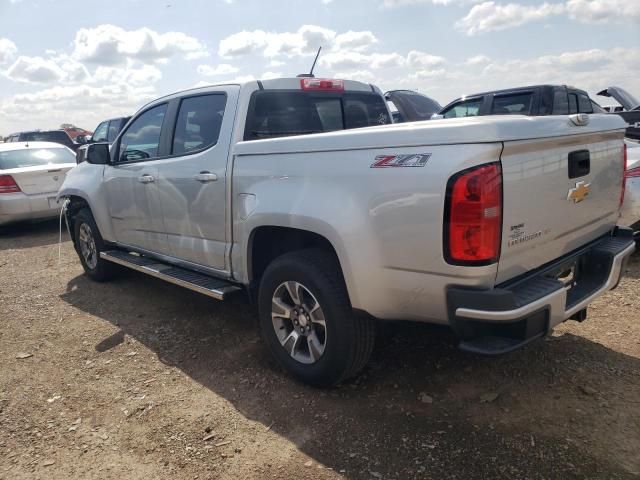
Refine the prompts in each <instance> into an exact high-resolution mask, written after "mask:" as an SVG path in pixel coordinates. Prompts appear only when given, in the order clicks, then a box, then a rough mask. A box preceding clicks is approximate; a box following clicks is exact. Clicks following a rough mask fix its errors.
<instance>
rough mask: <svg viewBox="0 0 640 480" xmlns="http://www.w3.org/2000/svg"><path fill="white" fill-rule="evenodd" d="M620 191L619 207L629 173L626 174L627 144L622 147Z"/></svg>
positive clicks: (622, 199)
mask: <svg viewBox="0 0 640 480" xmlns="http://www.w3.org/2000/svg"><path fill="white" fill-rule="evenodd" d="M622 152H623V153H622V189H621V191H620V205H619V206H620V207H622V203H623V202H624V192H625V190H626V189H627V178H629V176H630V175H629V172H627V144H626V143H625V144H623V145H622ZM634 170H635V169H634Z"/></svg>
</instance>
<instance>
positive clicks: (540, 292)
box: [59, 78, 634, 385]
mask: <svg viewBox="0 0 640 480" xmlns="http://www.w3.org/2000/svg"><path fill="white" fill-rule="evenodd" d="M389 123H390V116H389V111H388V109H387V106H386V104H385V99H384V97H383V95H382V93H381V91H380V90H379V89H378V88H376V87H374V86H371V85H368V84H364V83H359V82H354V81H348V80H332V79H316V78H287V79H274V80H265V81H261V82H259V81H252V82H247V83H242V84H223V85H217V86H210V87H203V88H198V89H193V90H188V91H185V92H180V93H176V94H174V95H169V96H166V97H162V98H160V99H158V100H156V101H154V102H151V103H150V104H148V105H146V106H145V107H143V108H142V109H141V110H140V111H139V112H138V113H136V114H135V116H134V117H133V118H132V119H131V120H130V122H129V123H128V124H127V126H126V127H125V128H124V130H123V131H122V132H121V133H120V134H119V135H118V138H117V139H116V140H115V142H114V143H113V144H112V145H111V146H109V145H108V144H100V143H96V144H92V145H90V146H89V147H88V150H87V161H86V162H83V163H81V164H80V165H78V166H77V167H76V168H74V169H73V170H71V171H70V172H69V175H68V176H67V179H66V180H65V182H64V185H63V186H62V188H61V189H60V191H59V197H60V198H61V199H64V203H65V211H66V217H67V220H68V224H69V227H70V230H71V234H72V238H73V242H74V245H75V248H76V250H77V252H78V255H79V258H80V262H81V263H82V266H83V268H84V270H85V272H86V274H87V275H88V276H89V277H91V278H93V279H94V280H97V281H105V280H108V279H110V278H112V277H113V276H114V275H115V274H116V273H117V268H116V267H118V266H125V267H128V268H132V269H134V270H138V271H141V272H144V273H146V274H148V275H151V276H154V277H158V278H161V279H164V280H167V281H169V282H172V283H175V284H178V285H181V286H184V287H186V288H190V289H193V290H195V291H198V292H201V293H203V294H206V295H209V296H211V297H214V298H217V299H224V298H226V297H227V296H228V295H231V294H234V293H235V292H238V291H245V292H246V293H247V294H248V295H249V297H250V298H251V299H253V300H254V301H255V302H256V303H257V306H258V311H259V314H258V315H259V324H260V327H261V331H262V335H263V338H264V340H265V343H266V345H267V346H268V347H269V349H270V350H271V352H272V353H273V355H274V356H275V357H276V358H277V359H278V361H279V362H280V363H281V364H282V365H283V366H284V368H285V369H286V370H287V371H288V372H289V373H291V374H292V375H293V376H294V377H295V378H297V379H299V380H301V381H304V382H307V383H310V384H315V385H332V384H335V383H337V382H340V381H341V380H343V379H345V378H348V377H350V376H353V375H355V374H356V373H358V371H360V370H361V369H362V368H363V367H364V366H365V365H366V363H367V361H368V359H369V356H370V355H371V352H372V349H373V345H374V339H375V332H376V325H377V319H383V320H411V321H416V322H431V323H439V324H445V325H449V326H450V327H451V328H452V329H453V331H454V332H455V333H456V334H457V335H458V336H459V338H460V348H462V349H464V350H467V351H472V352H480V353H486V354H499V353H503V352H507V351H510V350H514V349H516V348H518V347H521V346H523V345H525V344H527V343H528V342H531V341H533V340H534V339H536V338H539V337H541V336H543V335H545V334H547V333H548V332H549V331H551V329H552V328H553V327H555V326H556V325H558V324H559V323H561V322H563V321H565V320H567V319H569V318H573V319H578V320H583V319H584V318H585V314H586V308H587V305H588V304H589V303H590V302H591V301H592V300H594V299H595V298H597V297H598V296H600V295H601V294H603V293H604V292H606V291H607V290H609V289H611V288H613V287H615V286H616V284H617V283H618V281H619V279H620V276H621V274H622V271H623V269H622V266H623V263H624V261H625V260H626V259H627V258H628V257H629V255H630V254H631V253H632V252H633V250H634V242H633V238H632V233H631V231H630V230H628V229H624V228H617V227H616V221H617V220H618V217H619V209H620V202H621V198H622V193H623V192H622V190H623V186H624V181H623V179H624V149H623V141H622V138H623V134H624V127H625V124H624V121H623V120H622V119H621V118H619V117H615V116H612V115H606V114H605V115H589V116H587V115H578V114H576V115H571V116H554V117H527V116H522V115H512V116H504V117H478V118H462V119H452V120H442V121H438V122H433V121H426V122H414V123H404V124H393V125H391V124H389ZM378 124H379V125H378ZM372 125H376V126H372Z"/></svg>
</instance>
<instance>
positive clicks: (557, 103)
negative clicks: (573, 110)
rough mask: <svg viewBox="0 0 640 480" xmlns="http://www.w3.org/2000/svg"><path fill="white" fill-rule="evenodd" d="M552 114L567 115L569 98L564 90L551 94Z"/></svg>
mask: <svg viewBox="0 0 640 480" xmlns="http://www.w3.org/2000/svg"><path fill="white" fill-rule="evenodd" d="M553 114H554V115H569V97H567V92H566V90H564V89H562V90H556V91H555V92H554V94H553Z"/></svg>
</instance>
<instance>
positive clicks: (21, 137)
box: [7, 130, 81, 152]
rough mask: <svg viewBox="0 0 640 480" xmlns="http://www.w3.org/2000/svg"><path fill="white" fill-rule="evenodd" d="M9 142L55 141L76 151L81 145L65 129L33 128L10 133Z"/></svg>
mask: <svg viewBox="0 0 640 480" xmlns="http://www.w3.org/2000/svg"><path fill="white" fill-rule="evenodd" d="M7 142H54V143H59V144H60V145H64V146H65V147H67V148H70V149H71V150H73V151H74V152H75V151H76V150H77V149H78V147H79V146H80V145H81V144H80V143H77V142H74V141H73V140H72V139H71V137H69V135H68V134H67V132H65V131H64V130H32V131H28V132H18V133H12V134H11V135H9V138H8V139H7Z"/></svg>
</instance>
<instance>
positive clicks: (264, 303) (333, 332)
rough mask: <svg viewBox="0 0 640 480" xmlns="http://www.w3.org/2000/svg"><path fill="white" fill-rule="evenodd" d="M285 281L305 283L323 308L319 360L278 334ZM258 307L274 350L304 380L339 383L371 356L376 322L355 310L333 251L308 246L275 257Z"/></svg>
mask: <svg viewBox="0 0 640 480" xmlns="http://www.w3.org/2000/svg"><path fill="white" fill-rule="evenodd" d="M284 282H298V283H300V284H301V285H303V286H304V287H305V288H306V289H307V290H308V292H310V293H311V294H312V295H313V297H315V299H316V300H317V302H318V303H319V304H320V307H321V309H322V311H323V313H324V319H325V322H326V330H325V335H326V336H325V337H324V338H325V339H326V344H325V347H324V352H323V353H322V355H321V356H320V357H319V359H317V360H316V361H315V363H311V364H308V363H307V364H305V363H301V362H300V361H298V360H296V359H294V358H293V357H292V356H291V355H290V353H289V352H288V351H287V350H285V348H284V347H283V346H282V345H281V343H280V340H279V339H278V336H277V334H276V330H275V327H274V324H273V321H272V299H273V296H274V294H275V293H276V290H277V289H278V288H279V287H280V286H281V285H282V284H283V283H284ZM258 309H259V320H260V328H261V331H262V335H263V338H264V340H265V342H266V343H267V345H268V346H269V349H270V350H271V352H272V353H273V355H274V356H275V357H276V359H277V360H278V362H279V363H280V364H281V365H282V367H283V368H284V369H285V370H286V371H287V372H288V373H289V374H291V375H292V376H293V377H294V378H296V379H297V380H299V381H301V382H304V383H307V384H310V385H314V386H321V387H327V386H332V385H335V384H337V383H339V382H341V381H343V380H346V379H348V378H350V377H353V376H355V375H356V374H357V373H358V372H359V371H360V370H362V368H363V367H364V366H365V365H366V364H367V362H368V361H369V358H370V357H371V352H372V351H373V346H374V342H375V331H376V323H375V321H374V320H373V319H371V318H369V317H367V316H364V315H358V314H356V313H355V312H354V311H353V309H352V307H351V303H350V302H349V296H348V293H347V288H346V285H345V283H344V279H343V276H342V272H341V270H340V265H339V263H338V261H337V259H336V258H335V256H334V255H333V254H331V253H329V252H325V251H323V250H319V249H308V250H300V251H296V252H292V253H287V254H285V255H282V256H281V257H278V258H276V259H275V260H274V261H273V262H272V263H271V264H270V265H269V266H268V267H267V269H266V271H265V272H264V275H263V276H262V279H261V282H260V288H259V292H258Z"/></svg>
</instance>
